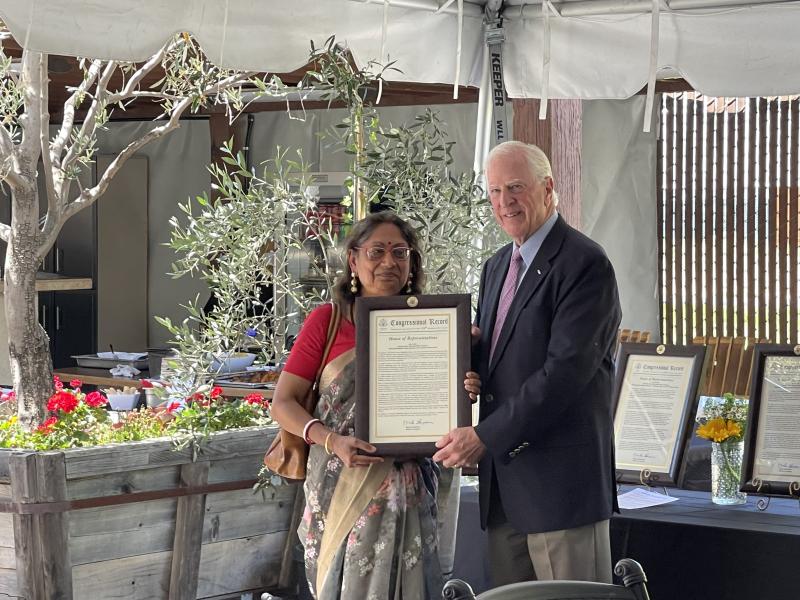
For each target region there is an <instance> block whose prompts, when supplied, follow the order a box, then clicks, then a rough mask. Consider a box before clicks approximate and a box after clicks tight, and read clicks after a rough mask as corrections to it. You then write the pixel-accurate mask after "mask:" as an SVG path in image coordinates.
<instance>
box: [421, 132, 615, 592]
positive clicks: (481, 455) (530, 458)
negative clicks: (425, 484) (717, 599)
mask: <svg viewBox="0 0 800 600" xmlns="http://www.w3.org/2000/svg"><path fill="white" fill-rule="evenodd" d="M486 181H487V185H488V190H489V197H490V199H491V203H492V209H493V211H494V217H495V219H496V220H497V222H498V223H499V224H500V227H502V229H503V231H505V232H506V233H507V234H508V236H509V237H510V238H511V239H512V243H511V244H508V245H507V246H505V247H504V248H502V249H501V250H500V251H498V252H497V253H496V254H495V255H494V256H493V257H492V258H491V259H489V260H488V261H487V263H486V264H485V265H484V268H483V273H482V275H481V284H480V295H479V299H478V312H477V316H476V321H475V324H476V326H475V327H473V341H474V342H475V345H474V350H473V368H474V369H475V370H476V371H478V372H479V373H480V376H481V380H482V381H483V393H482V394H481V404H480V422H479V424H478V425H477V426H475V427H461V428H457V429H454V430H452V431H451V432H450V433H448V434H447V435H446V436H444V437H443V438H442V439H440V440H439V441H438V442H437V446H438V447H439V451H438V452H437V453H436V455H435V456H434V459H435V460H438V461H442V462H443V463H444V464H445V466H454V465H466V464H475V463H479V473H480V509H481V526H482V527H483V528H484V529H486V528H487V527H488V530H489V550H490V554H489V556H490V566H491V571H492V576H493V578H494V583H495V585H504V584H507V583H513V582H517V581H526V580H531V579H577V580H587V581H605V582H610V581H611V551H610V545H609V533H608V524H609V518H610V517H611V513H612V511H613V510H615V509H616V493H615V486H614V449H613V429H612V398H611V395H612V382H613V351H614V344H615V337H616V333H617V327H618V326H619V321H620V307H619V298H618V295H617V284H616V280H615V277H614V270H613V268H612V266H611V263H610V262H609V260H608V257H607V256H606V255H605V253H604V252H603V250H602V248H600V246H598V245H597V244H596V243H595V242H593V241H592V240H590V239H589V238H587V237H586V236H584V235H583V234H581V233H579V232H578V231H576V230H575V229H573V228H572V227H570V226H569V225H567V224H566V222H565V221H564V219H563V218H561V217H560V216H559V215H558V213H557V212H556V203H557V197H556V193H555V192H554V191H553V177H552V171H551V168H550V162H549V161H548V159H547V157H546V156H545V154H544V153H543V152H542V151H541V150H540V149H539V148H537V147H536V146H532V145H528V144H523V143H521V142H506V143H504V144H500V145H499V146H497V147H495V148H494V149H493V150H492V152H491V153H490V154H489V156H488V158H487V161H486Z"/></svg>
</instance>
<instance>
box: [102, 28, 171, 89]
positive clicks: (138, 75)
mask: <svg viewBox="0 0 800 600" xmlns="http://www.w3.org/2000/svg"><path fill="white" fill-rule="evenodd" d="M172 44H173V42H170V43H167V44H164V45H163V46H162V47H161V50H159V51H158V52H157V53H156V54H154V55H153V56H151V57H150V59H149V60H148V61H147V62H146V63H144V64H143V65H142V66H141V67H140V68H139V69H137V70H136V72H135V73H134V74H133V75H131V78H130V79H129V80H128V82H127V83H126V84H125V87H124V88H122V90H120V91H119V92H116V93H114V94H109V96H108V103H109V104H116V103H118V102H120V101H122V100H124V99H125V98H129V97H131V96H132V95H133V92H135V91H136V90H137V88H138V87H139V84H140V83H141V82H142V79H144V77H145V76H146V75H147V74H148V73H150V71H152V70H153V69H154V68H156V67H157V66H158V65H160V64H161V61H162V60H163V59H164V56H165V55H166V53H167V49H168V48H171V47H172Z"/></svg>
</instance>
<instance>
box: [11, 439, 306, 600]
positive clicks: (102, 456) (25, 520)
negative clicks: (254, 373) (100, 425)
mask: <svg viewBox="0 0 800 600" xmlns="http://www.w3.org/2000/svg"><path fill="white" fill-rule="evenodd" d="M276 431H277V429H276V428H274V427H254V428H247V429H240V430H235V431H225V432H221V433H217V434H214V435H213V436H212V437H211V438H210V439H209V440H207V441H206V442H204V444H203V446H202V449H201V453H200V454H199V455H198V456H197V458H196V460H195V461H194V462H193V461H192V451H191V448H187V449H184V450H181V451H175V450H173V445H172V441H171V440H170V439H167V438H161V439H157V440H148V441H145V442H133V443H129V444H119V445H114V446H101V447H94V448H79V449H74V450H66V451H54V452H30V451H17V450H0V596H3V595H6V594H7V595H10V596H12V597H17V596H19V597H22V598H25V599H27V600H42V599H55V598H58V599H60V600H62V599H72V598H74V599H75V600H88V599H98V600H100V599H103V598H117V599H124V600H134V599H136V600H138V599H142V600H153V599H158V598H165V599H166V598H170V599H181V600H184V599H186V600H189V599H192V600H194V599H195V598H216V599H222V598H238V597H239V596H240V595H241V594H243V593H245V592H251V591H252V592H260V591H277V590H280V589H283V588H286V587H287V586H288V585H289V583H290V577H291V566H292V557H291V548H292V546H293V545H294V542H295V540H296V535H295V529H296V519H297V518H298V517H297V515H298V514H299V512H298V511H297V507H296V506H295V503H296V502H297V503H300V502H302V493H300V494H297V490H298V486H296V485H290V486H279V487H278V488H277V489H276V490H275V493H274V494H272V493H267V494H262V493H254V492H253V490H252V485H253V483H254V482H255V476H256V474H257V473H258V470H259V468H260V466H261V460H262V458H263V456H264V452H265V451H266V449H267V447H268V446H269V443H270V441H271V440H272V438H273V437H274V435H275V432H276ZM298 506H299V504H298ZM256 597H258V596H257V595H256Z"/></svg>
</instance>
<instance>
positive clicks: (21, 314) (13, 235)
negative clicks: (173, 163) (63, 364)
mask: <svg viewBox="0 0 800 600" xmlns="http://www.w3.org/2000/svg"><path fill="white" fill-rule="evenodd" d="M1 35H2V37H3V39H7V38H8V33H7V32H4V33H2V34H1ZM79 64H80V66H81V68H82V71H83V79H82V81H80V83H79V84H78V85H77V86H76V87H74V88H71V89H70V90H69V91H70V94H69V97H68V98H67V100H66V102H65V104H64V108H63V118H62V120H61V123H60V124H59V125H58V126H57V132H56V134H55V135H54V136H53V137H51V136H50V133H49V132H50V115H49V112H48V84H49V81H48V56H47V54H44V53H42V52H33V51H29V50H27V49H23V51H22V59H21V61H18V60H12V58H11V57H10V56H8V55H7V54H6V53H5V52H3V51H2V50H0V119H1V120H2V122H1V123H0V181H2V182H4V183H5V184H6V185H7V186H8V187H9V188H10V191H11V218H10V222H8V223H0V240H2V241H3V242H5V244H6V259H5V269H4V278H3V282H4V286H5V289H4V293H5V311H6V322H7V323H8V348H9V359H10V366H11V374H12V379H13V384H14V390H15V392H16V398H17V414H18V417H19V419H20V422H21V423H22V424H23V425H24V426H25V427H32V426H34V425H35V424H37V423H38V422H40V421H41V420H42V419H43V417H44V414H45V403H46V400H47V398H48V397H49V395H50V393H51V391H52V384H53V381H52V360H51V357H50V352H49V340H48V337H47V334H46V333H45V331H44V330H43V329H42V327H41V326H40V325H39V323H38V321H37V315H36V310H37V303H36V288H35V284H36V271H37V269H38V267H39V265H40V264H41V262H42V260H43V259H44V257H45V256H46V254H47V253H48V251H49V250H50V248H51V247H52V246H53V244H54V242H55V241H56V238H57V236H58V234H59V231H60V230H61V228H62V226H63V225H64V223H65V222H66V221H67V220H68V219H69V218H70V217H72V216H73V215H75V214H76V213H77V212H79V211H81V210H83V209H85V208H87V207H89V206H91V205H92V204H93V203H94V202H95V201H97V199H98V198H99V197H100V196H102V195H103V193H104V192H105V191H106V189H107V188H108V185H109V183H110V182H111V180H112V179H113V178H114V176H115V174H116V173H117V172H118V171H119V170H120V168H121V167H122V166H123V165H124V164H125V161H127V160H128V159H129V158H130V157H131V156H133V155H134V154H135V153H136V152H137V151H138V150H139V149H140V148H142V147H143V146H145V145H146V144H148V143H150V142H152V141H153V140H156V139H158V138H160V137H162V136H164V135H166V134H168V133H169V132H170V131H173V130H174V129H176V128H177V127H179V126H180V118H181V116H183V115H184V114H186V113H187V112H193V111H198V110H200V109H201V108H203V107H205V106H208V105H209V104H211V103H218V104H224V105H225V106H226V108H227V109H229V111H230V114H231V115H233V114H234V113H235V112H236V111H238V110H239V109H240V108H241V106H242V97H243V95H242V88H243V86H245V85H246V86H247V87H248V88H250V89H255V90H256V91H257V92H265V91H267V90H268V89H269V88H270V86H271V85H273V84H274V82H270V83H267V82H265V80H264V79H263V78H259V77H257V76H255V75H254V74H252V73H246V72H238V71H231V70H226V69H222V68H219V67H217V66H215V65H214V64H212V63H210V62H209V61H208V60H207V59H206V58H205V56H204V55H203V53H202V51H201V49H200V47H199V46H198V44H197V42H196V41H195V40H194V39H193V38H192V37H191V36H189V35H188V34H178V35H176V36H174V37H173V38H172V39H170V40H169V41H168V42H167V43H166V44H165V45H164V46H163V47H162V48H161V49H160V50H159V51H158V52H157V53H156V54H154V55H153V56H152V57H150V59H148V60H147V61H146V62H144V63H141V64H133V63H126V62H119V61H114V60H93V59H87V58H85V59H80V61H79ZM154 78H156V79H158V81H157V82H156V83H153V84H147V83H146V82H148V81H152V80H153V79H154ZM131 102H150V103H153V104H155V105H156V106H158V108H159V111H160V117H159V118H158V119H156V120H155V123H154V127H153V128H152V129H151V130H150V131H148V132H147V133H146V134H144V135H142V136H141V137H139V138H137V139H135V140H133V141H131V142H130V143H129V144H128V145H127V146H126V147H125V148H124V149H123V150H122V151H121V152H120V153H119V154H118V155H117V156H116V157H115V159H114V160H113V161H112V162H111V163H110V164H109V165H108V167H107V168H106V169H105V171H103V172H100V173H98V174H97V179H96V183H95V184H94V185H92V186H91V187H82V186H81V185H80V184H79V183H78V176H79V175H80V173H81V172H82V171H84V170H85V169H87V168H88V167H89V166H90V163H91V162H92V160H93V155H94V153H95V147H96V142H97V133H98V131H99V130H100V129H101V128H103V127H104V125H105V124H106V123H107V122H108V120H109V118H110V116H111V114H112V112H113V111H114V110H124V109H125V107H126V106H128V105H129V104H130V103H131ZM39 180H41V181H43V182H44V186H43V187H44V189H45V190H46V191H45V194H46V198H43V199H41V200H40V198H39V192H38V181H39ZM40 204H41V206H42V207H46V212H45V213H44V216H43V217H41V218H40Z"/></svg>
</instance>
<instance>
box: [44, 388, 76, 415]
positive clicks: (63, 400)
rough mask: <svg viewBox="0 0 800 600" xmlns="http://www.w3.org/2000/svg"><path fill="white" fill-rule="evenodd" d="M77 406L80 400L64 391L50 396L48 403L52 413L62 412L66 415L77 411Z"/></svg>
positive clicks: (48, 408)
mask: <svg viewBox="0 0 800 600" xmlns="http://www.w3.org/2000/svg"><path fill="white" fill-rule="evenodd" d="M76 406H78V399H77V398H76V397H75V396H74V395H73V394H71V393H70V392H65V391H63V390H61V391H59V392H56V393H55V394H53V395H52V396H50V400H48V401H47V410H49V411H50V412H56V411H59V410H60V411H62V412H65V413H70V412H72V411H73V410H75V407H76Z"/></svg>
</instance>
